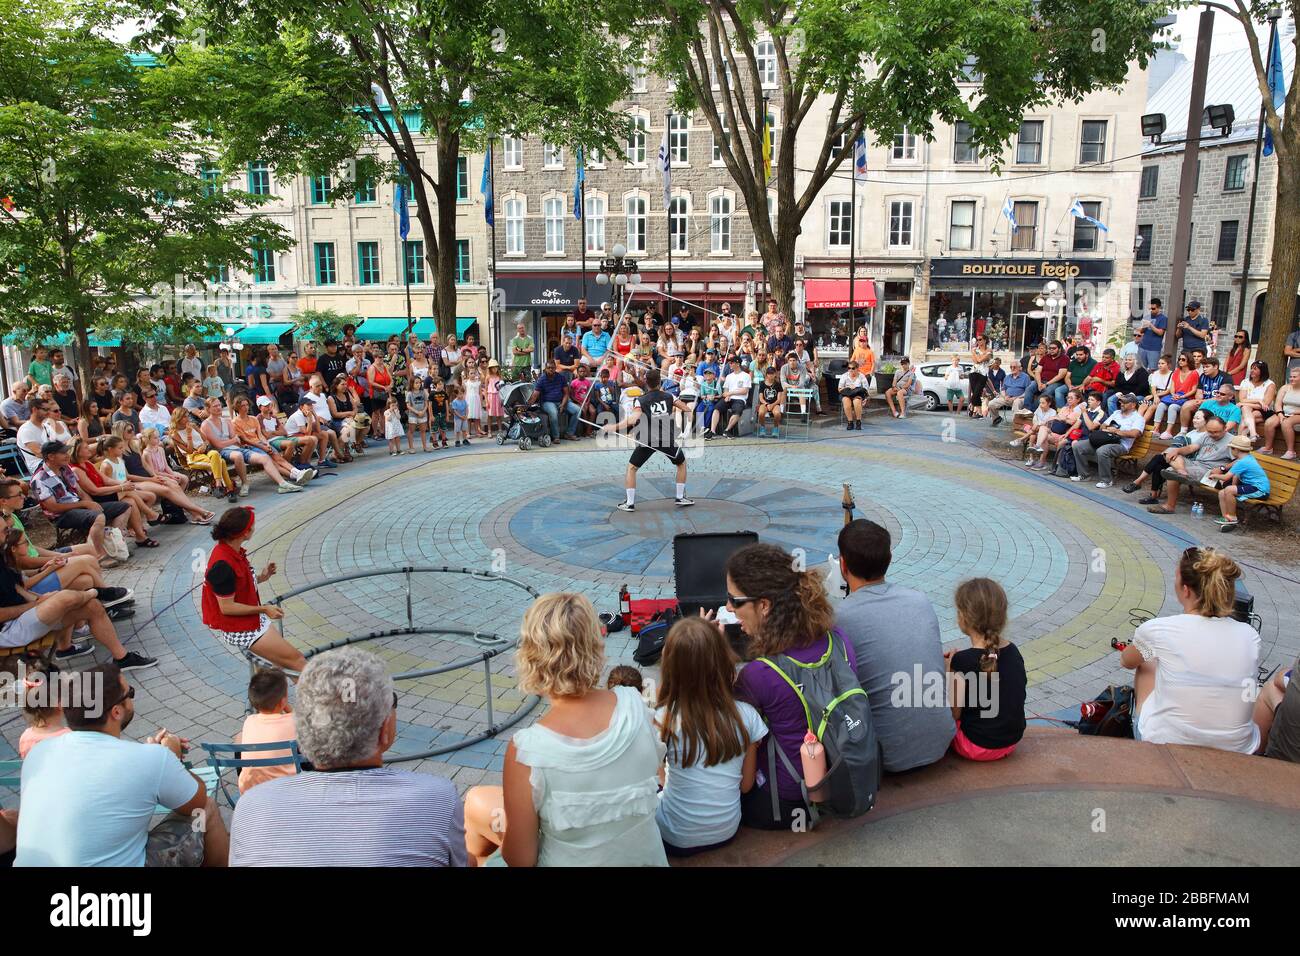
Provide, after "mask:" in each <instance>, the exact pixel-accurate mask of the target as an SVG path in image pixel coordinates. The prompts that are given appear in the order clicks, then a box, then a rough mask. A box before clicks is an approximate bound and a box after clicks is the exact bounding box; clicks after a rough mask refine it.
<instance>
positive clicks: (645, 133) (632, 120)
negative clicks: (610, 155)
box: [625, 110, 650, 169]
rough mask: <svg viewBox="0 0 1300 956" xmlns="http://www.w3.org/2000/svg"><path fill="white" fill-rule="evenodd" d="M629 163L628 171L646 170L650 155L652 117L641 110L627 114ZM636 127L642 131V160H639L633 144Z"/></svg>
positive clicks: (626, 166)
mask: <svg viewBox="0 0 1300 956" xmlns="http://www.w3.org/2000/svg"><path fill="white" fill-rule="evenodd" d="M627 124H628V125H627V129H628V134H627V143H626V146H627V163H626V164H625V168H626V169H645V167H646V159H647V157H648V155H649V152H648V150H649V144H650V115H649V114H648V113H645V112H644V111H641V110H635V111H633V112H631V113H628V114H627ZM634 126H635V127H636V128H637V129H639V130H640V139H641V143H640V154H641V156H640V159H638V158H637V154H636V150H635V149H634V148H633V147H634V146H635V144H634V143H633V142H632V129H633V127H634Z"/></svg>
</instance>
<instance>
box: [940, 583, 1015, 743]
mask: <svg viewBox="0 0 1300 956" xmlns="http://www.w3.org/2000/svg"><path fill="white" fill-rule="evenodd" d="M954 603H955V605H956V607H957V626H958V627H960V628H961V630H962V633H963V634H965V635H966V636H967V637H969V638H970V641H971V646H970V647H968V648H966V649H965V650H960V651H945V652H944V655H943V656H944V657H945V658H947V660H948V672H949V687H950V689H951V693H952V696H951V701H952V715H953V717H954V718H955V719H956V721H957V733H956V736H955V737H954V738H953V742H952V749H953V750H954V751H956V753H957V755H958V756H961V757H965V758H966V759H967V760H1001V759H1002V758H1003V757H1005V756H1007V755H1008V754H1010V753H1011V752H1012V751H1013V750H1015V749H1016V744H1018V743H1019V742H1020V738H1021V737H1023V736H1024V734H1025V687H1026V685H1027V683H1028V678H1027V676H1026V674H1025V661H1024V658H1023V657H1021V656H1020V651H1019V650H1017V648H1016V646H1015V645H1014V644H1012V643H1011V642H1010V641H1007V640H1004V639H1003V637H1002V632H1003V630H1004V629H1005V628H1006V626H1007V593H1006V591H1004V590H1002V585H1000V584H998V583H997V582H996V581H994V580H991V579H990V578H972V579H970V580H969V581H963V582H962V583H961V584H959V585H958V586H957V593H956V595H955V597H954Z"/></svg>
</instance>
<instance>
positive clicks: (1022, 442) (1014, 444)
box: [1007, 438, 1025, 448]
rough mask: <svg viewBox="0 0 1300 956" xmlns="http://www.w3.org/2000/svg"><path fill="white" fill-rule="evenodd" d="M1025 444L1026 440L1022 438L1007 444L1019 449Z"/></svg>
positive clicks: (1014, 439)
mask: <svg viewBox="0 0 1300 956" xmlns="http://www.w3.org/2000/svg"><path fill="white" fill-rule="evenodd" d="M1024 443H1025V442H1024V440H1023V439H1020V438H1013V439H1011V441H1009V442H1007V444H1008V445H1010V446H1011V447H1012V448H1019V447H1020V446H1021V445H1023V444H1024Z"/></svg>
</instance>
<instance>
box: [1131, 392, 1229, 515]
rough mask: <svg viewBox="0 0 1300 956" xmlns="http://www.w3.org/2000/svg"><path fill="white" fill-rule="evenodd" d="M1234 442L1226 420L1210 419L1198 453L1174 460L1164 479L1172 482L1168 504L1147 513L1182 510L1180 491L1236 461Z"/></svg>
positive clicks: (1166, 501) (1166, 500) (1169, 486)
mask: <svg viewBox="0 0 1300 956" xmlns="http://www.w3.org/2000/svg"><path fill="white" fill-rule="evenodd" d="M1231 441H1232V433H1231V432H1230V431H1228V426H1227V425H1225V424H1224V423H1223V419H1221V418H1219V417H1218V416H1217V415H1211V416H1210V417H1209V418H1208V419H1206V422H1205V438H1204V439H1202V441H1201V443H1200V444H1199V445H1197V446H1196V451H1195V453H1193V454H1190V455H1180V456H1178V457H1177V458H1174V459H1171V460H1170V462H1169V464H1170V467H1169V468H1166V469H1165V471H1164V477H1165V478H1166V479H1168V480H1167V481H1166V482H1165V488H1166V489H1167V490H1168V497H1167V498H1166V499H1165V503H1164V505H1163V506H1161V505H1152V506H1151V507H1150V508H1148V509H1147V511H1150V512H1151V513H1152V514H1173V513H1174V510H1175V509H1176V508H1177V507H1178V492H1179V491H1180V490H1181V489H1182V486H1183V484H1189V485H1190V484H1194V483H1196V482H1199V481H1200V480H1201V479H1202V478H1204V477H1205V476H1206V475H1208V474H1209V473H1210V472H1212V471H1214V469H1216V468H1220V467H1222V466H1223V465H1225V464H1227V463H1228V462H1231V461H1232V449H1231V448H1230V447H1229V445H1228V443H1229V442H1231Z"/></svg>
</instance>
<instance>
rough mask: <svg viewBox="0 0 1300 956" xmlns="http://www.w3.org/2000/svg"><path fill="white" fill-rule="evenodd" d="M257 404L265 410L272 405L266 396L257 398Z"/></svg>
mask: <svg viewBox="0 0 1300 956" xmlns="http://www.w3.org/2000/svg"><path fill="white" fill-rule="evenodd" d="M257 404H258V407H259V408H264V407H266V406H267V405H270V404H271V399H270V398H269V397H268V396H266V395H259V396H257Z"/></svg>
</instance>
